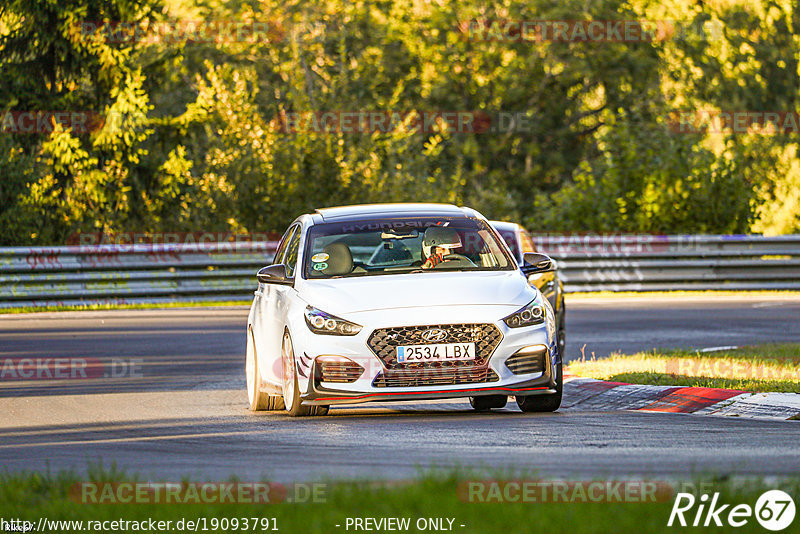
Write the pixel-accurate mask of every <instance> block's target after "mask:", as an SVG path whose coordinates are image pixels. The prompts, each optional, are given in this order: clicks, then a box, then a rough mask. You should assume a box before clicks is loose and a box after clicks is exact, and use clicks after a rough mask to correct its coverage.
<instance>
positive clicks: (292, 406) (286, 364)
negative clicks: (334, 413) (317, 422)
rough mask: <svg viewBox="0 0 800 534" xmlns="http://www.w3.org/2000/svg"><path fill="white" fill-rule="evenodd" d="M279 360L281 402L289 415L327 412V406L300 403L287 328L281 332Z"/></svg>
mask: <svg viewBox="0 0 800 534" xmlns="http://www.w3.org/2000/svg"><path fill="white" fill-rule="evenodd" d="M281 360H282V361H283V404H284V406H285V408H286V411H287V412H289V415H291V416H292V417H303V416H306V415H325V414H327V413H328V407H327V406H303V404H302V403H301V400H300V388H299V386H298V385H297V369H296V368H295V364H294V347H293V346H292V337H291V336H290V335H289V332H288V330H287V331H286V332H284V334H283V343H282V344H281Z"/></svg>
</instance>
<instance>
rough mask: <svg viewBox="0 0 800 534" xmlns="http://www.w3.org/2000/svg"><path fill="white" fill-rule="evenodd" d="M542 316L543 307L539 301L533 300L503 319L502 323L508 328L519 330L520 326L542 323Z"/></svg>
mask: <svg viewBox="0 0 800 534" xmlns="http://www.w3.org/2000/svg"><path fill="white" fill-rule="evenodd" d="M544 316H545V311H544V306H543V305H542V304H541V303H540V302H539V301H537V300H533V301H532V302H529V303H528V304H526V305H525V306H523V307H522V308H520V309H519V310H517V311H515V312H514V313H512V314H511V315H509V316H508V317H506V318H504V319H503V322H504V323H506V325H507V326H508V327H509V328H520V327H522V326H531V325H535V324H541V323H543V322H544Z"/></svg>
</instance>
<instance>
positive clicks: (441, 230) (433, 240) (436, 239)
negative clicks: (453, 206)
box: [422, 226, 461, 259]
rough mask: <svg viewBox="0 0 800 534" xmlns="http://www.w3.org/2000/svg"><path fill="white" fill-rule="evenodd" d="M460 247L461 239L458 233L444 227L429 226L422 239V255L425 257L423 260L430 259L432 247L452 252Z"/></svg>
mask: <svg viewBox="0 0 800 534" xmlns="http://www.w3.org/2000/svg"><path fill="white" fill-rule="evenodd" d="M460 246H461V238H460V237H459V235H458V232H456V231H455V230H453V229H452V228H445V227H444V226H431V227H430V228H428V229H427V230H425V236H424V237H423V238H422V253H423V254H424V255H425V259H428V258H429V257H430V255H431V251H432V250H433V247H442V248H446V249H448V250H453V249H456V248H459V247H460Z"/></svg>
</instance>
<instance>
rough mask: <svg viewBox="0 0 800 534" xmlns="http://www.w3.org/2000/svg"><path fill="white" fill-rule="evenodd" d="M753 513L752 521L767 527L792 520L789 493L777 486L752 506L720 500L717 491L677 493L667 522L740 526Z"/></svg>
mask: <svg viewBox="0 0 800 534" xmlns="http://www.w3.org/2000/svg"><path fill="white" fill-rule="evenodd" d="M754 516H755V519H756V521H758V523H759V524H760V525H761V526H762V527H764V528H765V529H767V530H772V531H780V530H783V529H785V528H786V527H788V526H789V525H791V524H792V521H794V516H795V505H794V500H793V499H792V497H791V496H790V495H789V494H788V493H786V492H784V491H781V490H769V491H767V492H764V493H763V494H762V495H761V496H760V497H759V498H758V500H757V501H756V505H755V507H751V506H750V505H749V504H737V505H735V506H733V507H732V506H731V504H723V503H721V502H720V494H719V493H714V494H713V495H712V496H710V497H709V495H708V494H707V493H704V494H702V495H701V496H700V498H699V499H698V498H696V497H695V496H694V495H693V494H691V493H678V494H677V495H676V497H675V503H674V504H673V505H672V512H670V514H669V521H668V522H667V526H668V527H671V526H673V525H675V526H679V525H680V526H682V527H685V526H689V525H691V526H693V527H700V526H703V527H708V526H717V527H721V526H723V525H725V524H727V525H730V526H732V527H743V526H744V525H747V524H748V523H749V522H750V520H751V519H752V518H753V517H754Z"/></svg>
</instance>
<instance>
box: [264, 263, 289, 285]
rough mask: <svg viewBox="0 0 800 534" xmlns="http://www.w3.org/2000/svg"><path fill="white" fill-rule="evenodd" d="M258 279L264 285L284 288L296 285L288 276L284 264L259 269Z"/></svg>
mask: <svg viewBox="0 0 800 534" xmlns="http://www.w3.org/2000/svg"><path fill="white" fill-rule="evenodd" d="M256 278H258V281H259V282H261V283H262V284H280V285H284V286H290V285H292V284H293V283H294V280H292V279H291V278H289V277H288V276H287V275H286V266H285V265H283V264H282V263H279V264H277V265H269V266H267V267H263V268H261V269H259V271H258V273H257V274H256Z"/></svg>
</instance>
